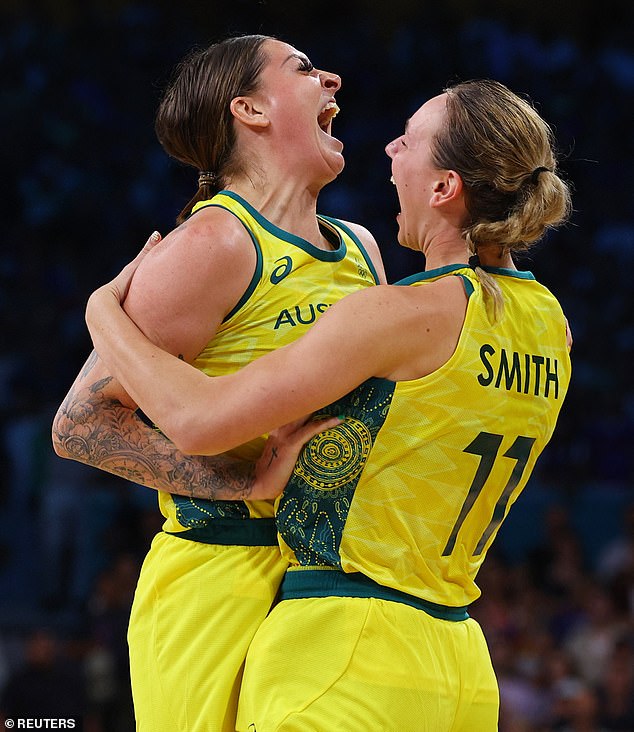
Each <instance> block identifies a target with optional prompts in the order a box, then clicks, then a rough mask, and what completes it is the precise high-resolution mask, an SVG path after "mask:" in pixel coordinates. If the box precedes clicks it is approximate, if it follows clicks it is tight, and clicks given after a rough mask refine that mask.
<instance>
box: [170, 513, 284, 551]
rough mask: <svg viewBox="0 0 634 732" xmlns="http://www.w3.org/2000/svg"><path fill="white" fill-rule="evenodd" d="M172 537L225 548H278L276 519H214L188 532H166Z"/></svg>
mask: <svg viewBox="0 0 634 732" xmlns="http://www.w3.org/2000/svg"><path fill="white" fill-rule="evenodd" d="M165 533H166V534H169V535H170V536H176V537H178V538H179V539H186V540H187V541H197V542H200V543H201V544H222V545H223V546H236V545H238V546H277V545H278V544H277V530H276V528H275V519H273V518H259V519H250V518H244V519H242V520H236V519H220V518H217V519H214V520H213V521H209V522H208V523H206V524H204V525H202V526H197V527H194V528H191V529H188V530H187V531H166V532H165Z"/></svg>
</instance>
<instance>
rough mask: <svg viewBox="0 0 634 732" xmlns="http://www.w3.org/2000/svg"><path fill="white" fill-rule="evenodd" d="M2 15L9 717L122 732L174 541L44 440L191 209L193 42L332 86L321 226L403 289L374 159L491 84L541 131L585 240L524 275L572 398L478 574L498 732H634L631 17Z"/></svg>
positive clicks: (0, 401)
mask: <svg viewBox="0 0 634 732" xmlns="http://www.w3.org/2000/svg"><path fill="white" fill-rule="evenodd" d="M561 5H562V6H561V7H559V6H558V3H556V2H555V3H549V4H546V3H524V2H519V1H518V2H513V1H512V0H506V1H504V2H502V1H501V2H493V1H489V2H486V1H479V0H462V1H461V0H445V2H443V3H442V4H438V3H430V2H424V1H422V0H419V1H414V0H410V1H408V0H390V2H389V3H374V2H367V3H366V2H354V1H352V0H350V1H349V2H344V1H340V2H337V3H333V4H330V3H323V2H309V1H306V2H294V3H287V2H282V1H281V0H279V1H278V0H259V1H256V0H232V2H231V3H224V2H216V1H215V0H211V1H210V2H206V3H202V2H201V3H197V2H193V0H182V2H180V3H171V2H167V0H164V1H163V2H151V1H150V0H130V1H126V0H110V1H109V2H107V3H104V2H97V0H84V2H73V1H72V0H50V2H29V1H28V0H14V1H11V0H3V2H2V4H1V5H0V24H1V25H0V70H1V85H0V119H1V121H2V127H1V129H2V141H1V145H0V156H1V165H2V179H3V185H2V190H3V194H2V196H1V197H0V212H1V214H0V215H1V218H2V222H3V225H2V235H1V239H0V241H1V244H0V328H1V332H2V336H1V337H2V349H1V351H0V461H1V464H2V470H0V511H1V516H2V522H1V526H2V529H1V531H0V719H1V718H2V715H5V716H6V717H7V718H17V717H31V718H34V717H44V718H71V717H75V718H77V719H80V720H81V724H82V725H83V728H84V729H86V730H89V731H90V732H131V730H133V728H134V723H133V715H132V708H131V701H130V694H129V686H128V678H127V648H126V640H125V633H126V624H127V618H128V613H129V609H130V604H131V601H132V596H133V592H134V587H135V582H136V578H137V575H138V571H139V567H140V563H141V561H142V558H143V556H144V553H145V551H146V549H147V547H148V546H149V543H150V541H151V538H152V536H153V534H154V532H155V531H157V530H159V528H160V525H161V520H160V515H159V512H158V509H157V508H156V497H155V494H154V492H153V491H151V490H148V489H146V488H142V487H141V486H136V485H132V484H129V483H127V482H125V481H123V480H119V479H116V478H114V477H112V476H109V475H107V474H103V473H100V472H98V471H96V470H93V469H90V468H87V467H84V466H81V465H79V464H76V463H71V462H68V461H63V460H61V459H59V458H57V457H56V456H55V455H54V453H53V451H52V449H51V446H50V436H49V432H50V422H51V419H52V416H53V414H54V412H55V410H56V408H57V406H58V405H59V403H60V402H61V400H62V399H63V397H64V395H65V393H66V391H67V390H68V388H69V386H70V384H71V382H72V380H73V378H74V376H75V375H76V373H77V372H78V370H79V369H80V367H81V365H82V364H83V362H84V360H85V358H86V357H87V355H88V353H89V351H90V342H89V339H88V337H87V334H86V331H85V327H84V322H83V309H84V305H85V302H86V299H87V297H88V294H89V293H90V292H91V291H92V290H93V289H94V288H95V287H96V286H98V285H99V284H101V283H102V282H104V281H105V280H107V279H108V278H109V277H110V276H111V275H112V274H114V273H115V272H116V271H117V270H118V269H119V268H120V266H121V265H122V264H123V263H124V262H126V261H127V260H129V259H130V258H131V257H132V256H133V255H134V254H135V252H136V251H137V249H138V248H140V246H141V245H142V244H143V242H144V241H145V239H146V238H147V236H148V235H149V233H150V232H151V231H153V230H154V229H159V230H160V231H162V232H164V233H165V232H167V231H169V230H170V229H171V228H172V227H173V225H174V219H175V216H176V215H177V213H178V212H179V211H180V209H181V207H182V205H184V203H185V202H186V201H187V200H188V199H189V197H190V196H191V195H192V193H193V192H194V189H195V187H196V182H195V181H196V175H195V173H194V172H193V171H191V170H186V169H184V168H183V167H181V166H179V165H177V164H175V163H174V162H172V161H170V160H168V158H167V156H166V155H165V154H164V153H163V151H162V150H161V148H160V146H159V145H158V143H157V141H156V139H155V137H154V132H153V117H154V112H155V110H156V106H157V103H158V100H159V97H160V94H161V90H162V88H163V87H164V85H165V83H166V80H167V78H168V77H169V74H170V71H171V69H172V68H173V66H174V65H175V63H176V62H177V61H178V60H179V59H180V58H181V57H182V56H183V55H184V54H185V53H186V52H187V51H188V50H189V49H190V48H191V47H192V46H194V45H206V44H207V43H209V42H212V41H214V40H218V39H220V38H222V37H224V36H226V35H229V34H235V33H255V32H263V33H268V34H272V35H276V36H278V37H279V38H281V39H282V40H286V41H288V42H290V43H292V44H293V45H295V46H296V47H297V48H299V49H300V50H302V51H305V52H306V53H307V54H308V55H309V57H310V58H311V60H312V61H313V62H314V63H315V65H316V66H317V67H321V68H326V69H328V70H331V71H336V72H337V73H339V74H340V75H341V76H342V77H343V88H342V90H341V92H340V94H339V95H338V100H339V104H340V107H341V110H342V111H341V113H340V115H339V116H338V117H337V119H336V120H335V125H334V132H335V134H336V136H337V137H339V138H340V139H341V140H343V142H344V145H345V154H346V160H347V163H346V169H345V171H344V172H343V174H342V175H341V177H340V179H339V180H338V181H336V182H335V183H333V184H331V185H330V186H329V187H328V188H327V189H326V190H325V191H324V193H323V195H322V198H321V205H320V210H321V212H323V213H328V214H330V215H334V216H339V217H342V218H346V219H349V220H354V221H358V222H360V223H363V224H364V225H366V226H367V227H368V228H369V229H370V230H371V231H372V232H373V233H374V234H375V236H376V237H377V239H378V241H379V242H380V244H381V246H382V249H383V252H384V259H385V264H386V269H387V272H388V277H389V279H390V281H396V280H398V279H400V278H401V277H404V276H406V275H408V274H412V273H413V272H415V271H419V270H421V269H423V268H424V261H423V259H422V258H421V257H420V255H418V256H417V255H414V254H413V253H411V252H407V251H404V250H399V248H398V246H397V245H396V224H395V219H394V216H395V213H396V212H397V208H398V205H397V200H396V196H395V192H394V190H393V187H392V186H391V185H390V183H389V177H390V170H389V162H388V159H387V157H386V156H385V154H384V151H383V148H384V146H385V144H386V143H387V142H388V141H389V140H391V139H393V138H394V137H395V136H397V135H398V134H400V132H401V131H402V128H403V125H404V122H405V120H406V119H407V117H409V116H410V115H411V113H412V112H413V111H415V109H416V108H417V107H418V106H419V105H420V104H421V103H422V102H423V101H425V99H427V98H429V97H430V96H434V95H435V94H437V93H439V92H440V91H441V90H442V88H443V87H444V86H445V85H446V84H447V83H448V82H451V81H455V80H458V79H468V78H474V77H492V78H496V79H498V80H500V81H502V82H504V83H506V84H507V85H508V86H510V87H511V88H512V89H513V90H514V91H516V92H519V93H521V94H524V95H527V96H529V97H530V98H532V99H533V100H534V102H535V103H536V105H537V106H538V108H539V110H540V112H541V113H542V115H543V116H544V117H545V118H546V119H547V120H548V121H549V122H550V123H551V124H552V125H553V127H554V129H555V134H556V137H557V140H558V143H559V149H560V152H561V155H562V170H563V172H564V174H565V176H566V177H567V178H568V179H569V180H570V181H571V183H572V185H573V188H574V205H575V212H574V215H573V218H572V220H571V222H570V223H569V224H568V225H567V226H566V227H565V228H564V229H562V230H561V231H559V232H556V233H554V234H552V235H550V236H549V237H548V239H547V240H546V241H545V242H543V244H541V245H540V246H539V247H538V248H537V249H536V250H535V251H534V252H533V253H532V254H531V255H530V256H529V257H528V258H527V260H526V261H522V262H520V263H519V264H520V265H521V267H522V268H524V269H530V270H532V271H533V272H534V273H535V275H536V276H537V277H538V279H540V280H542V281H543V282H544V283H545V284H546V285H547V286H549V287H550V288H551V289H552V290H553V291H554V292H555V293H556V294H557V295H558V297H559V299H560V301H561V302H562V305H563V307H564V310H565V311H566V313H567V315H568V318H569V320H570V323H571V326H572V330H573V333H574V338H575V345H574V351H573V355H574V362H573V363H574V373H573V384H572V388H571V391H570V393H569V396H568V400H567V403H566V404H565V405H564V409H563V412H562V415H561V418H560V423H559V426H558V429H557V431H556V433H555V436H554V438H553V440H552V442H551V445H550V446H549V448H548V449H547V451H546V454H545V455H544V457H543V458H542V460H541V463H540V464H539V465H538V468H537V470H536V473H535V475H534V477H533V478H532V479H531V482H530V483H529V485H528V487H527V489H526V491H525V493H524V495H523V496H522V497H521V498H520V500H519V502H518V504H517V505H516V507H515V508H514V511H513V512H512V513H511V516H510V517H509V518H508V520H507V522H506V523H505V525H504V526H503V527H502V530H501V532H500V535H499V539H498V542H497V544H496V546H495V547H494V550H493V551H492V552H490V555H489V557H488V560H487V563H486V564H485V567H484V569H483V570H482V572H481V574H480V582H479V584H480V586H481V588H482V590H483V596H482V598H481V599H480V600H479V601H478V602H477V603H476V604H475V605H474V606H473V608H472V614H473V616H474V617H476V618H477V619H478V620H480V622H481V623H482V625H483V627H484V630H485V632H486V635H487V637H488V640H489V643H490V646H491V651H492V655H493V659H494V663H495V666H496V669H497V672H498V676H499V681H500V687H501V697H502V711H501V725H500V729H501V732H551V731H553V732H554V731H559V730H562V731H565V732H573V731H575V732H576V731H578V732H603V731H613V730H614V731H616V730H619V731H621V732H625V731H627V730H629V732H632V731H633V730H634V489H633V480H634V447H633V445H632V442H633V440H632V438H633V437H634V389H633V387H632V379H631V370H632V367H633V366H634V307H633V297H632V292H633V288H632V284H631V271H632V269H631V268H632V265H633V264H634V205H633V203H634V132H633V126H634V124H633V123H634V35H633V31H632V28H634V5H633V4H631V3H626V2H622V3H617V2H610V0H607V1H606V2H602V3H595V2H592V3H591V2H583V1H581V0H580V1H579V2H577V3H575V4H573V5H570V4H568V3H565V4H561Z"/></svg>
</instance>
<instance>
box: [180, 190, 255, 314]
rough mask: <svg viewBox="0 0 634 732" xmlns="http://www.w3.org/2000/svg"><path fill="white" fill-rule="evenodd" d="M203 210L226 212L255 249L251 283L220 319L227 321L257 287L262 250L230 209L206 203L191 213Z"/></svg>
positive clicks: (252, 234)
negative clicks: (244, 231)
mask: <svg viewBox="0 0 634 732" xmlns="http://www.w3.org/2000/svg"><path fill="white" fill-rule="evenodd" d="M203 208H221V209H222V210H223V211H227V212H228V213H230V214H231V215H232V216H235V218H236V219H238V221H239V222H240V223H241V224H242V226H244V228H245V229H246V231H247V233H248V234H249V236H250V237H251V241H252V242H253V246H254V248H255V257H256V262H255V270H254V272H253V277H251V281H250V282H249V284H248V286H247V288H246V290H245V291H244V292H243V293H242V297H241V298H240V299H239V300H238V302H237V303H236V304H235V305H234V306H233V308H231V310H230V311H229V312H228V313H227V314H226V315H225V317H224V318H223V319H222V322H223V323H224V322H225V321H227V320H229V318H231V317H232V316H233V315H235V314H236V313H237V312H238V310H240V308H241V307H242V306H243V305H244V303H245V302H246V301H247V300H248V299H249V298H250V297H251V295H252V294H253V291H254V290H255V288H256V287H257V286H258V282H259V281H260V277H261V276H262V250H261V249H260V245H259V243H258V240H257V239H256V238H255V234H254V233H253V232H252V231H251V229H249V227H248V226H247V225H246V223H245V222H244V221H243V220H242V219H241V218H240V217H239V216H238V215H237V214H236V212H235V211H232V210H231V209H230V208H227V207H226V206H223V205H222V204H221V203H208V204H205V205H203V206H200V207H199V208H197V209H196V211H194V212H193V213H196V212H198V211H200V210H201V209H203ZM193 213H192V215H193Z"/></svg>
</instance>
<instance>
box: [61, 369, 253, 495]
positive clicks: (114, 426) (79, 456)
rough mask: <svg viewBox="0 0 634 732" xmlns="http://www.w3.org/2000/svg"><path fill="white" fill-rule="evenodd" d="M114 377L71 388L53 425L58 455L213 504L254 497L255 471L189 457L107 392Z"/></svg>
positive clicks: (222, 459) (219, 459)
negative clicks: (214, 501) (219, 501)
mask: <svg viewBox="0 0 634 732" xmlns="http://www.w3.org/2000/svg"><path fill="white" fill-rule="evenodd" d="M111 380H112V377H106V378H103V379H99V380H98V381H96V382H94V383H93V384H91V385H89V386H85V387H83V388H81V389H79V390H78V391H75V390H74V389H71V391H70V393H69V394H68V396H67V398H66V399H65V401H64V403H63V404H62V406H61V407H60V409H59V411H58V413H57V415H56V417H55V420H54V423H53V444H54V447H55V451H56V453H57V454H58V455H60V456H61V457H64V458H69V459H71V460H77V461H79V462H82V463H85V464H87V465H91V466H93V467H95V468H99V469H100V470H105V471H107V472H109V473H113V474H114V475H117V476H119V477H120V478H124V479H126V480H129V481H131V482H133V483H138V484H141V485H144V486H147V487H149V488H154V489H156V490H161V491H167V492H169V493H176V494H179V495H183V496H190V497H196V498H206V499H210V500H244V499H247V498H251V497H252V496H251V493H252V490H253V485H254V466H253V465H252V464H251V463H248V462H245V461H242V460H238V459H236V458H231V457H228V456H225V455H218V456H214V457H207V456H198V455H186V454H184V453H182V452H181V451H180V450H178V449H177V448H176V447H175V446H174V445H173V444H172V443H171V442H170V441H169V440H168V439H167V438H166V437H165V436H164V435H162V434H161V433H160V432H158V431H157V430H155V429H153V428H152V427H150V426H149V425H148V424H146V423H145V422H144V421H143V420H142V419H141V418H140V417H139V416H138V415H137V414H136V413H135V412H134V410H132V409H130V408H129V407H126V406H124V405H123V404H121V403H120V402H119V401H117V400H116V399H112V398H110V397H108V396H107V395H106V394H105V393H104V390H105V389H106V387H107V385H108V383H109V382H110V381H111Z"/></svg>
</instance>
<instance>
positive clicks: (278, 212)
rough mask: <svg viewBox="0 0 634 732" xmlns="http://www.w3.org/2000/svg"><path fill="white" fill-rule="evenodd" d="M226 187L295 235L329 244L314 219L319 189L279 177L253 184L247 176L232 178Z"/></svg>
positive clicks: (321, 246) (324, 246)
mask: <svg viewBox="0 0 634 732" xmlns="http://www.w3.org/2000/svg"><path fill="white" fill-rule="evenodd" d="M226 188H227V190H230V191H233V192H234V193H237V194H238V195H239V196H242V198H244V199H245V201H248V202H249V203H250V204H251V205H252V206H253V207H254V208H255V209H256V210H257V211H259V212H260V213H261V214H262V216H264V217H265V218H266V219H268V220H269V221H270V222H271V223H273V224H275V225H276V226H279V228H280V229H284V230H285V231H288V232H289V233H291V234H294V235H295V236H299V237H301V238H302V239H306V240H307V241H309V242H310V243H311V244H314V245H315V246H316V247H319V248H320V249H330V248H331V246H330V244H328V242H327V240H326V239H325V238H324V237H323V235H322V233H321V231H320V229H319V224H318V222H317V195H318V193H319V189H318V188H315V189H311V188H309V187H305V186H301V185H298V184H297V183H296V182H293V181H283V182H282V183H281V184H280V185H273V184H271V182H270V181H266V183H264V182H260V181H259V180H257V179H256V182H255V184H254V183H252V182H251V180H249V179H248V178H245V179H242V180H237V181H232V182H230V183H229V184H228V185H227V186H226Z"/></svg>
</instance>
